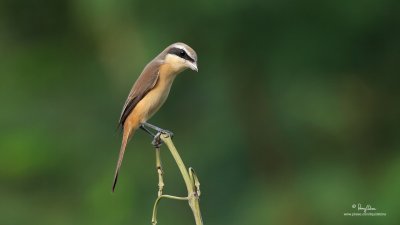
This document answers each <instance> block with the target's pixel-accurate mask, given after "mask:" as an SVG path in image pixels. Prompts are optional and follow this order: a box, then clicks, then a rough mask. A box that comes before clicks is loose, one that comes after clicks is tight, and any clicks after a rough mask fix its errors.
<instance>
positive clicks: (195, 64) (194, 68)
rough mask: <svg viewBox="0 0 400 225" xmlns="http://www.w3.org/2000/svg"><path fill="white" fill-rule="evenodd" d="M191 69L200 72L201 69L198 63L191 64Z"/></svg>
mask: <svg viewBox="0 0 400 225" xmlns="http://www.w3.org/2000/svg"><path fill="white" fill-rule="evenodd" d="M189 67H190V69H191V70H194V71H196V72H199V69H198V68H197V63H196V62H189Z"/></svg>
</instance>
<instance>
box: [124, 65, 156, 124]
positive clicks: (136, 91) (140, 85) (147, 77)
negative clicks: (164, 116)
mask: <svg viewBox="0 0 400 225" xmlns="http://www.w3.org/2000/svg"><path fill="white" fill-rule="evenodd" d="M160 65H161V62H160V61H159V60H154V61H152V62H150V63H149V64H147V66H146V67H145V68H144V70H143V72H142V74H140V76H139V78H138V79H137V80H136V82H135V84H134V85H133V87H132V90H131V92H130V93H129V96H128V98H127V99H126V102H125V105H124V108H123V109H122V113H121V116H120V118H119V122H118V126H119V127H121V128H123V127H124V123H125V120H126V118H128V116H129V114H130V113H131V112H132V110H133V109H134V108H135V106H136V105H137V104H138V103H139V102H140V100H142V99H143V98H144V96H146V94H147V93H148V92H149V91H150V90H151V89H153V88H154V86H155V85H156V84H157V81H158V77H159V69H160Z"/></svg>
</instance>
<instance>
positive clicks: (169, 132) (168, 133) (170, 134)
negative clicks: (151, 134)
mask: <svg viewBox="0 0 400 225" xmlns="http://www.w3.org/2000/svg"><path fill="white" fill-rule="evenodd" d="M159 133H162V134H166V135H168V136H170V137H171V138H172V137H173V136H174V133H173V132H172V131H169V130H160V131H159Z"/></svg>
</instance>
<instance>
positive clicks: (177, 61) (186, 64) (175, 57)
mask: <svg viewBox="0 0 400 225" xmlns="http://www.w3.org/2000/svg"><path fill="white" fill-rule="evenodd" d="M164 52H165V53H166V54H165V59H164V63H166V64H170V66H171V67H172V68H174V70H176V72H181V71H183V70H185V69H191V70H194V71H196V72H197V71H198V68H197V54H196V52H195V51H194V50H193V49H192V48H191V47H189V45H187V44H184V43H181V42H178V43H175V44H172V45H170V46H168V47H167V48H166V49H165V51H164Z"/></svg>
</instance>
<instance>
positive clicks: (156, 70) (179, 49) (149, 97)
mask: <svg viewBox="0 0 400 225" xmlns="http://www.w3.org/2000/svg"><path fill="white" fill-rule="evenodd" d="M187 68H190V69H192V70H194V71H196V72H197V71H198V70H197V54H196V52H195V51H194V50H193V49H192V48H191V47H189V46H188V45H186V44H184V43H175V44H172V45H170V46H168V47H167V48H166V49H165V50H164V51H162V52H161V53H160V54H159V55H158V56H157V57H156V58H154V59H153V60H152V61H151V62H150V63H149V64H147V66H146V67H145V68H144V69H143V71H142V73H141V74H140V76H139V78H138V79H137V80H136V82H135V84H134V85H133V87H132V90H131V92H130V93H129V96H128V98H127V99H126V102H125V105H124V107H123V109H122V113H121V116H120V118H119V123H118V125H119V126H120V127H121V128H122V129H123V136H122V144H121V149H120V152H119V158H118V162H117V168H116V169H115V175H114V183H113V186H112V191H113V192H114V189H115V185H116V184H117V179H118V173H119V169H120V167H121V163H122V159H123V158H124V152H125V148H126V145H127V143H128V141H129V139H130V137H132V135H133V134H134V133H135V131H136V130H137V129H138V128H139V127H140V128H142V129H144V130H145V131H146V132H148V133H150V134H151V132H149V131H148V130H147V129H146V128H145V126H146V127H149V128H151V129H155V130H156V131H157V132H160V131H162V129H160V128H158V127H156V126H154V125H151V124H149V123H147V120H148V119H150V117H151V116H153V115H154V113H156V112H157V111H158V110H159V109H160V107H161V106H162V105H163V104H164V102H165V100H166V99H167V97H168V94H169V91H170V89H171V85H172V83H173V81H174V79H175V77H176V75H177V74H179V73H180V72H182V71H184V70H185V69H187Z"/></svg>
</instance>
